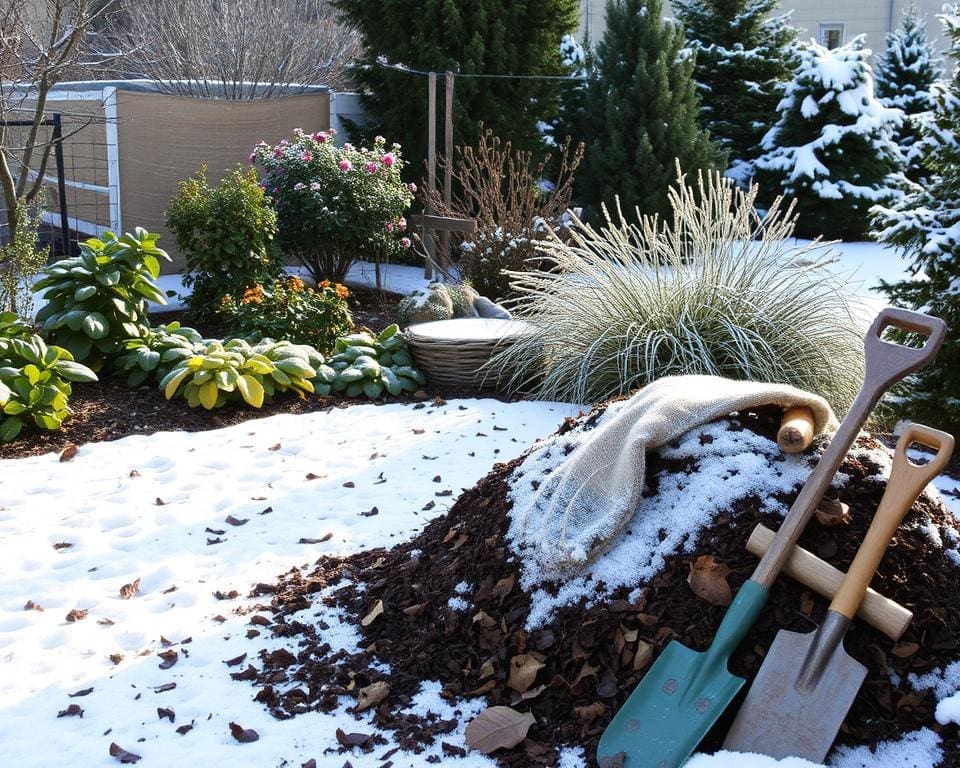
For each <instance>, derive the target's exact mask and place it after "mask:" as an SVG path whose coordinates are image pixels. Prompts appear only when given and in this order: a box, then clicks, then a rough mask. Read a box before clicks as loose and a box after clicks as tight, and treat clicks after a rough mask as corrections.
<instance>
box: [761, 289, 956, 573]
mask: <svg viewBox="0 0 960 768" xmlns="http://www.w3.org/2000/svg"><path fill="white" fill-rule="evenodd" d="M891 326H892V327H895V328H900V329H901V330H904V331H912V332H914V333H920V334H925V335H926V336H927V341H926V343H924V345H923V346H922V347H921V348H919V349H918V348H916V347H907V346H905V345H902V344H892V343H890V342H888V341H884V340H883V339H881V338H880V336H881V334H882V333H883V331H884V330H885V329H886V328H889V327H891ZM946 332H947V324H946V323H944V322H943V320H941V319H940V318H938V317H931V316H929V315H924V314H921V313H920V312H911V311H910V310H907V309H895V308H893V307H886V308H885V309H882V310H881V311H880V314H878V315H877V316H876V318H875V319H874V321H873V323H871V324H870V329H869V330H868V331H867V336H866V339H865V340H864V345H863V350H864V355H865V357H866V373H865V375H864V379H863V385H862V386H861V387H860V391H859V392H858V393H857V396H856V398H854V401H853V404H852V405H851V406H850V410H849V411H847V415H846V416H845V417H844V419H843V421H842V422H840V426H839V427H838V428H837V431H836V433H835V434H834V436H833V439H832V440H831V441H830V444H829V445H828V446H827V448H826V450H825V451H824V452H823V455H821V456H820V460H819V461H818V462H817V466H816V467H815V468H814V470H813V472H812V473H811V474H810V477H809V478H807V482H806V483H804V486H803V488H801V489H800V493H799V495H798V496H797V498H796V500H795V501H794V502H793V506H792V507H790V511H789V512H788V513H787V517H786V518H785V519H784V521H783V525H781V526H780V530H779V531H777V535H776V537H775V538H774V540H773V543H772V544H771V545H770V549H768V550H767V552H766V554H765V555H764V556H763V558H762V559H761V560H760V562H759V563H758V564H757V567H756V570H754V572H753V575H752V576H751V577H750V579H751V580H752V581H755V582H757V583H758V584H760V585H761V586H763V587H769V586H770V585H772V584H773V582H774V580H775V579H776V578H777V575H778V574H779V573H780V570H781V569H782V568H783V565H784V563H786V561H787V558H788V557H790V552H791V551H792V549H793V545H794V544H796V543H797V540H798V539H799V538H800V534H802V533H803V529H804V528H806V527H807V523H808V522H809V521H810V518H811V517H812V516H813V513H814V511H815V510H816V508H817V505H818V504H819V503H820V499H822V498H823V494H824V492H825V491H826V490H827V488H828V487H829V486H830V482H831V481H832V480H833V476H834V474H835V473H836V471H837V469H838V468H839V466H840V464H841V463H843V459H844V457H845V456H846V455H847V451H848V450H850V446H851V445H853V441H854V440H855V439H856V437H857V434H858V433H859V432H860V427H862V426H863V423H864V422H865V421H866V420H867V416H868V415H869V414H870V411H871V410H872V409H873V406H874V405H876V402H877V400H879V399H880V395H882V394H883V393H884V392H885V391H886V390H887V389H888V388H889V387H890V385H891V384H892V383H893V382H895V381H899V380H900V379H902V378H903V377H904V376H906V375H907V374H910V373H913V372H914V371H916V370H918V369H920V368H922V367H923V366H925V365H926V364H927V363H929V362H930V361H931V360H933V358H934V357H936V355H937V350H938V349H939V348H940V344H941V343H942V342H943V337H944V335H945V334H946Z"/></svg>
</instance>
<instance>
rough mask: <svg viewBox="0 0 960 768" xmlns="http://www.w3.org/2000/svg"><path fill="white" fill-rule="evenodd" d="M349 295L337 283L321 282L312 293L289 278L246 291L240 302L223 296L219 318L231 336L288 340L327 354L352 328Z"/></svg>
mask: <svg viewBox="0 0 960 768" xmlns="http://www.w3.org/2000/svg"><path fill="white" fill-rule="evenodd" d="M349 295H350V291H348V290H347V288H346V287H344V286H343V285H340V284H339V283H336V284H333V283H331V282H330V281H329V280H323V281H321V283H320V284H319V285H318V286H317V287H316V288H315V289H314V288H311V287H310V286H308V285H306V284H305V283H304V282H303V280H301V279H300V278H299V277H296V276H295V275H289V276H286V277H281V278H280V279H278V280H275V281H274V283H273V285H272V286H270V287H267V288H264V287H261V286H260V285H255V286H252V287H250V288H247V289H246V290H245V291H244V292H243V296H242V297H240V298H236V297H234V296H230V295H228V296H224V298H223V301H222V303H221V305H220V314H221V315H222V316H223V317H224V318H225V319H226V321H227V325H228V327H229V328H230V331H231V332H232V333H234V334H237V335H242V336H248V337H249V336H261V337H269V338H274V339H288V340H290V341H292V342H294V343H297V344H310V345H312V346H314V347H316V348H317V349H318V350H320V351H321V352H323V353H329V352H331V351H332V350H333V345H334V343H335V342H336V340H337V337H338V336H342V335H343V334H345V333H347V331H349V330H350V327H351V325H352V320H351V317H350V309H349V307H348V306H347V297H348V296H349Z"/></svg>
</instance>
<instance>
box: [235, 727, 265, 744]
mask: <svg viewBox="0 0 960 768" xmlns="http://www.w3.org/2000/svg"><path fill="white" fill-rule="evenodd" d="M230 734H231V735H232V736H233V738H235V739H236V740H237V741H239V742H240V743H241V744H250V743H251V742H254V741H257V740H258V739H259V738H260V734H259V733H257V732H256V731H255V730H253V729H252V728H244V727H243V726H242V725H237V724H236V723H230Z"/></svg>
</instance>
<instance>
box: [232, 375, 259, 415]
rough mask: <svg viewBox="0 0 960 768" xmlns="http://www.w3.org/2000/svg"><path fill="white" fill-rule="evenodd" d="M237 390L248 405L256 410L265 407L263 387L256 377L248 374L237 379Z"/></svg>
mask: <svg viewBox="0 0 960 768" xmlns="http://www.w3.org/2000/svg"><path fill="white" fill-rule="evenodd" d="M237 389H239V390H240V395H241V397H243V399H244V401H245V402H246V403H247V404H249V405H252V406H253V407H254V408H259V407H260V406H262V405H263V394H264V392H263V385H262V384H261V383H260V381H259V380H258V379H257V378H256V377H255V376H250V375H249V374H246V373H245V374H243V375H242V376H240V378H239V379H237Z"/></svg>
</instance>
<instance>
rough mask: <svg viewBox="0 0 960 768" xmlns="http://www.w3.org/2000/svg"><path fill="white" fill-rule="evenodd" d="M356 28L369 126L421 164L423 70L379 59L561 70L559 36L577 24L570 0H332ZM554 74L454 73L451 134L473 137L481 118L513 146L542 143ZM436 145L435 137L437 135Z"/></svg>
mask: <svg viewBox="0 0 960 768" xmlns="http://www.w3.org/2000/svg"><path fill="white" fill-rule="evenodd" d="M333 2H334V5H335V6H336V7H337V8H339V9H340V10H341V11H342V12H343V15H344V17H345V19H346V20H347V21H348V22H350V23H351V24H352V25H354V26H355V27H356V28H357V29H359V30H360V32H361V35H362V37H363V47H364V55H363V57H362V58H361V60H360V61H359V62H358V65H357V66H356V67H354V69H353V76H354V79H355V80H356V82H357V85H358V90H360V91H361V92H362V93H363V94H364V95H363V96H362V97H361V98H362V102H363V105H364V107H365V109H366V110H367V112H368V113H369V114H370V115H371V116H372V118H373V123H372V125H371V126H370V132H373V131H376V132H379V133H381V134H383V135H384V136H386V137H387V138H388V140H389V141H398V142H400V143H401V144H403V153H404V157H405V158H407V159H408V160H410V161H411V166H412V167H413V168H414V169H417V170H419V169H420V168H421V167H422V166H421V159H422V158H425V157H426V146H427V82H426V78H424V77H421V76H416V75H414V74H411V73H406V72H400V71H396V70H394V69H388V68H385V67H383V66H381V65H380V64H379V63H378V60H381V61H382V60H383V59H385V60H386V61H387V62H390V63H393V64H402V65H405V66H407V67H410V68H412V69H417V70H421V71H437V72H445V71H447V70H449V71H452V72H454V73H458V74H460V75H560V74H564V72H563V69H562V66H561V63H560V53H559V50H558V48H557V41H558V40H560V38H561V36H562V35H563V34H565V33H567V32H571V31H573V30H574V29H575V28H576V25H577V7H578V3H577V0H538V1H537V2H522V3H518V2H511V0H333ZM438 79H439V84H438V97H437V105H438V106H437V111H438V115H439V117H438V136H439V137H441V142H442V136H443V100H444V99H443V77H442V76H441V77H439V78H438ZM558 88H559V85H558V82H557V81H551V80H536V79H505V78H487V77H458V78H457V80H456V89H455V98H454V102H455V108H454V137H455V141H456V142H457V143H458V144H473V143H475V140H476V138H477V137H478V136H479V130H478V129H479V124H480V122H481V121H482V122H483V123H484V125H485V126H486V127H487V128H490V129H492V130H493V131H494V133H496V134H497V135H498V136H500V137H502V138H503V139H504V140H510V141H512V142H513V145H514V147H515V148H517V149H538V148H540V147H541V146H542V144H541V139H540V134H539V131H538V121H540V120H543V119H549V118H551V117H552V116H553V115H554V114H555V113H556V109H557V106H556V103H557V93H558ZM441 151H442V143H441Z"/></svg>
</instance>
